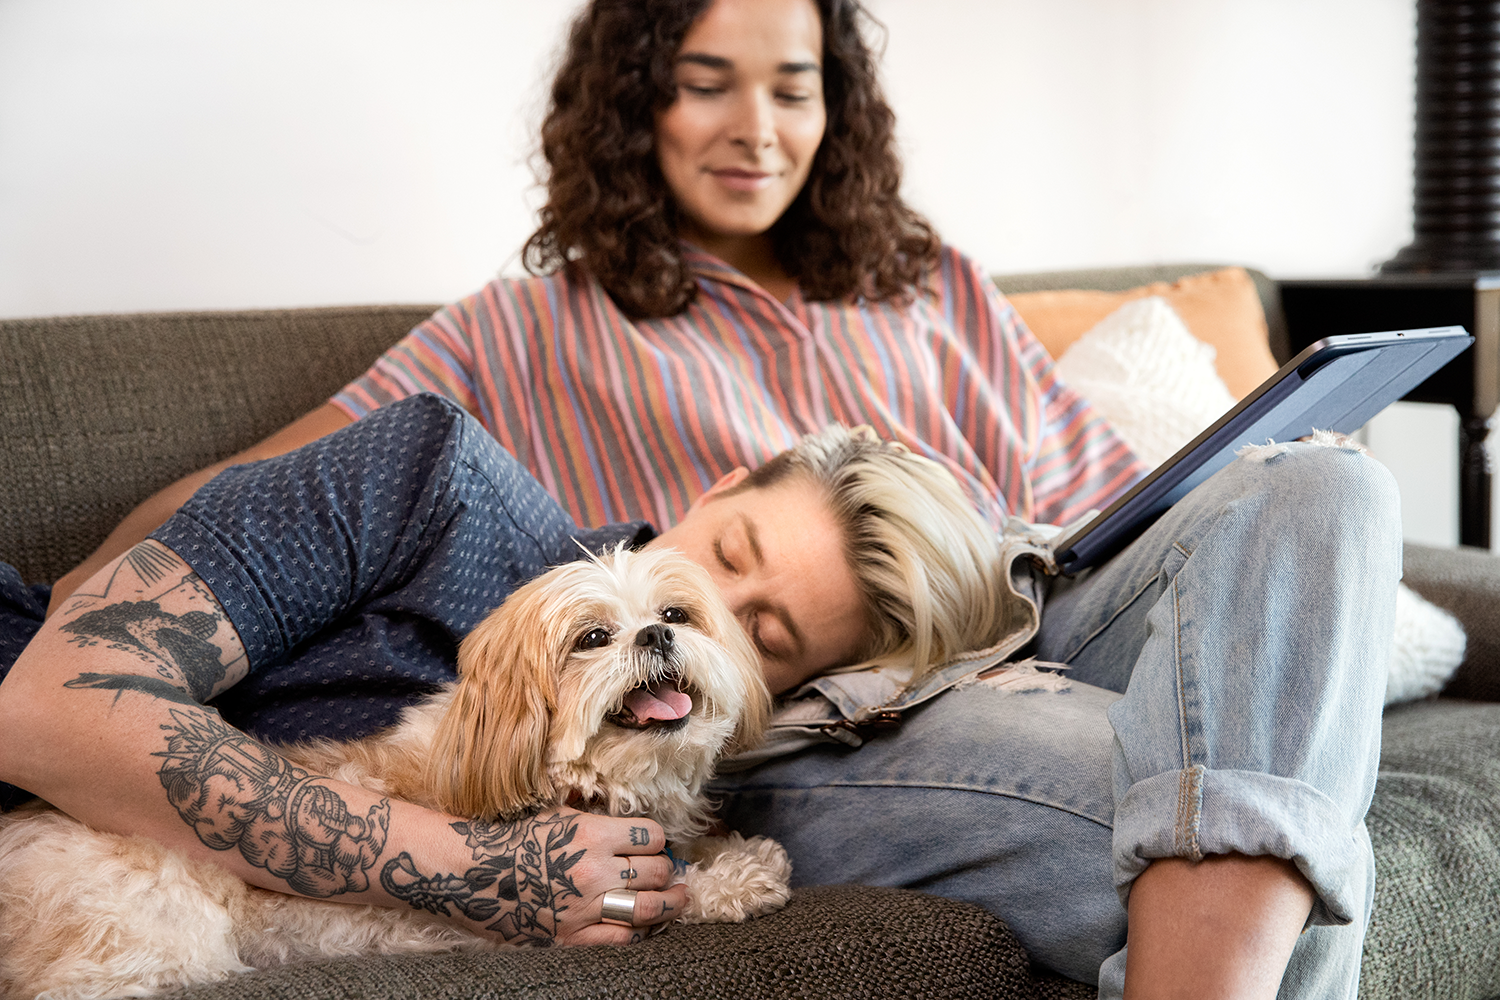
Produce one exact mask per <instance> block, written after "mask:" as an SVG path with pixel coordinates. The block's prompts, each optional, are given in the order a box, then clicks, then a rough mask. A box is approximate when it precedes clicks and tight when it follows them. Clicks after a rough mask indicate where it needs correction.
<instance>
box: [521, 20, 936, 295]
mask: <svg viewBox="0 0 1500 1000" xmlns="http://www.w3.org/2000/svg"><path fill="white" fill-rule="evenodd" d="M711 2H712V0H593V2H591V3H590V4H589V5H588V7H587V8H586V9H585V10H584V11H583V12H582V13H581V14H580V15H579V16H578V18H577V20H575V21H574V22H573V27H572V30H571V31H570V32H569V36H568V44H567V49H566V52H565V53H564V56H563V59H562V65H561V67H560V68H559V70H558V73H557V77H556V79H555V80H554V81H553V84H552V102H551V106H550V108H549V109H548V113H547V118H546V121H545V122H543V124H542V147H541V152H542V156H543V157H544V158H545V160H546V163H547V182H546V183H547V203H546V205H544V206H543V207H542V210H541V226H540V228H538V229H537V231H536V232H535V233H533V234H532V235H531V238H530V239H529V240H527V241H526V248H525V251H524V257H523V259H524V261H525V264H526V268H527V270H529V271H531V272H532V273H533V274H546V273H551V272H552V271H555V270H557V269H559V268H562V267H565V266H567V265H569V264H577V265H581V266H582V267H584V268H586V269H587V270H588V271H589V273H591V274H592V275H593V276H594V277H595V278H596V279H597V280H598V281H599V283H600V284H601V285H603V286H604V288H605V289H606V290H608V292H609V293H610V295H612V296H613V297H614V299H615V301H616V302H617V303H618V304H619V305H620V307H621V308H622V309H623V310H624V311H625V312H626V313H627V314H629V315H632V316H636V317H650V316H672V315H675V314H677V313H679V312H681V311H682V310H683V309H685V308H686V307H687V305H688V303H689V302H691V301H692V299H693V297H694V295H696V294H697V283H696V282H695V281H694V279H693V274H692V272H691V270H690V269H689V268H688V266H687V264H686V262H685V261H684V260H683V254H682V248H681V244H680V243H679V242H678V231H679V222H680V221H681V217H680V211H679V209H678V207H677V205H676V203H675V201H674V199H673V198H672V195H671V192H670V191H669V189H668V187H667V183H666V180H665V179H664V178H663V177H662V173H661V168H660V166H659V164H658V161H657V157H656V115H657V114H658V113H659V112H660V111H662V110H663V109H665V108H666V107H668V106H669V105H670V104H671V103H672V102H673V101H674V100H675V99H676V94H677V88H676V85H675V83H674V79H673V61H674V59H675V57H676V55H677V52H678V49H679V48H680V47H681V45H682V39H683V37H684V36H685V35H686V34H687V32H688V29H689V28H690V27H691V26H692V24H693V22H694V21H696V20H697V19H698V17H699V16H700V15H701V14H702V13H703V12H704V11H705V10H706V9H707V8H708V6H709V4H710V3H711ZM813 2H814V3H815V5H816V6H817V8H818V13H819V15H820V16H821V18H822V22H823V94H824V101H825V103H826V105H827V114H828V124H827V127H826V130H825V132H824V135H823V141H822V143H821V144H820V145H819V147H818V151H817V154H816V155H815V156H814V158H813V164H812V169H811V173H810V174H809V176H808V180H807V183H806V184H804V185H803V187H802V190H801V191H800V192H799V193H798V195H797V197H796V199H795V200H794V201H793V202H792V204H791V206H790V207H788V208H787V210H786V212H784V213H783V214H782V216H781V218H780V219H778V220H777V221H776V223H775V225H773V226H772V227H771V230H770V233H769V236H770V237H771V241H772V246H773V248H774V250H775V254H776V258H777V261H778V263H780V264H781V266H782V268H784V269H785V270H786V272H787V274H788V275H790V276H791V277H792V278H794V279H795V280H796V281H797V284H798V286H799V287H800V288H801V290H802V293H803V295H805V296H807V297H808V298H809V299H814V300H831V299H854V300H858V299H869V300H881V299H899V298H902V297H904V296H906V295H908V294H910V293H911V291H912V290H913V289H914V288H917V287H919V286H920V285H921V284H922V282H923V280H924V277H925V275H926V273H927V272H928V270H929V269H930V268H931V267H932V266H933V265H934V264H935V262H936V260H937V253H938V247H939V243H938V238H937V234H936V233H935V232H934V231H933V228H932V226H931V224H929V223H928V222H927V220H926V219H924V218H923V217H922V216H921V215H919V214H918V213H916V212H915V211H913V210H912V209H911V208H909V207H908V206H907V205H906V204H905V202H903V201H902V200H901V195H900V189H901V161H900V158H899V156H898V155H897V153H896V133H895V125H896V117H895V115H894V114H893V113H892V112H891V109H890V107H889V105H887V104H886V102H885V97H884V95H883V94H882V93H881V89H880V83H879V79H878V75H877V72H876V59H875V56H874V54H873V53H872V52H871V50H870V47H869V46H868V45H867V44H866V42H865V38H864V35H863V33H862V30H861V28H862V24H863V22H864V21H866V20H870V21H873V18H870V16H869V14H867V13H866V12H865V10H864V9H863V8H862V7H861V6H860V4H859V3H858V0H813Z"/></svg>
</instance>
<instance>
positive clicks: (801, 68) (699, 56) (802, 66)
mask: <svg viewBox="0 0 1500 1000" xmlns="http://www.w3.org/2000/svg"><path fill="white" fill-rule="evenodd" d="M677 62H679V63H692V64H694V65H695V66H704V67H707V68H708V69H734V61H733V60H730V59H726V58H724V57H723V56H711V55H709V54H708V53H707V52H684V53H682V54H681V55H680V56H678V57H677ZM776 72H777V73H780V74H782V75H788V74H796V73H821V72H823V67H822V66H819V65H818V64H817V63H815V62H784V63H781V64H780V65H779V66H777V67H776Z"/></svg>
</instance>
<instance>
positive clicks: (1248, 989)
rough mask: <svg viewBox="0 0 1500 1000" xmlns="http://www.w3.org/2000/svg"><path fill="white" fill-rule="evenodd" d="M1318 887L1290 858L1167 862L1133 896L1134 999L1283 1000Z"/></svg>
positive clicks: (1149, 872) (1130, 993) (1142, 879)
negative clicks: (1293, 957) (1220, 999)
mask: <svg viewBox="0 0 1500 1000" xmlns="http://www.w3.org/2000/svg"><path fill="white" fill-rule="evenodd" d="M1312 904H1313V890H1312V887H1311V886H1310V885H1309V884H1308V882H1307V880H1306V879H1305V878H1303V877H1302V875H1301V873H1299V872H1298V871H1297V868H1296V866H1295V865H1293V864H1292V863H1291V862H1290V861H1285V860H1283V859H1281V858H1276V857H1269V856H1261V857H1246V856H1245V855H1242V854H1215V855H1209V856H1208V857H1206V858H1204V859H1203V860H1202V861H1198V862H1192V861H1187V860H1185V859H1182V858H1163V859H1161V860H1160V861H1154V862H1152V864H1151V865H1150V867H1148V868H1147V869H1146V870H1145V871H1144V872H1142V873H1141V874H1140V875H1139V876H1138V877H1137V878H1136V880H1135V882H1134V883H1133V884H1132V886H1131V890H1130V905H1129V911H1130V928H1129V951H1128V952H1127V957H1126V960H1125V996H1126V997H1127V998H1132V997H1142V998H1147V997H1149V998H1172V997H1193V998H1197V997H1226V998H1229V997H1244V998H1247V1000H1248V998H1252V997H1263V998H1267V1000H1269V998H1272V997H1275V996H1276V993H1277V990H1278V988H1279V987H1280V985H1281V977H1282V974H1283V972H1284V971H1285V969H1286V965H1287V961H1288V960H1289V959H1290V957H1291V953H1292V948H1293V946H1294V945H1295V944H1296V943H1297V937H1298V935H1299V934H1301V932H1302V929H1303V926H1304V925H1305V924H1306V922H1307V915H1308V913H1309V912H1310V911H1311V909H1312Z"/></svg>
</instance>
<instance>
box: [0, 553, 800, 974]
mask: <svg viewBox="0 0 1500 1000" xmlns="http://www.w3.org/2000/svg"><path fill="white" fill-rule="evenodd" d="M769 708H770V698H769V695H768V694H767V692H766V687H765V683H764V681H763V679H762V676H761V670H760V663H759V660H758V658H757V657H756V655H755V651H754V649H753V647H752V646H751V644H750V642H749V640H748V639H747V638H746V636H745V634H744V632H743V630H742V629H741V628H740V626H739V624H738V623H737V622H736V621H735V619H734V617H733V615H732V614H731V613H730V611H729V610H728V608H727V607H725V605H724V604H723V602H722V601H721V600H720V599H719V596H718V591H717V590H716V588H715V587H714V585H713V583H712V582H711V581H710V579H709V577H708V575H707V573H705V572H704V571H703V570H702V569H701V568H700V567H698V566H697V565H696V564H694V563H692V562H690V561H688V560H687V559H685V558H683V557H682V556H680V555H678V554H677V553H675V552H672V551H670V550H666V551H650V552H639V553H631V552H626V551H623V550H621V551H617V552H615V553H613V554H610V555H606V556H603V557H600V558H597V559H593V560H590V561H581V562H577V563H573V564H570V565H566V566H562V567H559V568H557V569H554V570H552V571H551V572H549V573H547V574H545V575H544V576H542V577H539V578H538V579H536V580H534V581H533V582H531V583H529V584H527V585H526V586H525V587H522V588H521V589H520V590H518V591H516V593H515V594H514V595H512V597H511V598H510V599H509V600H508V601H506V603H505V604H504V605H503V606H502V607H500V608H499V609H498V610H496V611H495V612H494V613H493V614H491V615H490V616H489V617H488V618H486V619H485V621H484V622H482V623H481V624H480V625H479V627H478V628H476V629H475V630H474V632H473V633H472V634H471V635H470V636H469V637H468V638H467V639H466V640H465V641H464V643H463V645H462V647H461V649H460V653H459V680H458V681H457V682H456V683H453V684H450V685H448V686H447V687H446V688H445V689H444V690H442V691H440V692H438V693H437V694H434V695H432V696H431V697H429V698H428V699H426V700H425V701H423V702H421V703H419V704H417V705H415V706H413V707H411V708H409V709H407V710H406V712H405V714H404V716H403V718H402V721H401V722H400V724H398V725H397V726H395V727H393V728H392V729H389V730H387V731H385V732H383V733H380V734H377V735H375V736H372V737H369V738H367V739H364V740H361V741H358V742H354V743H345V744H339V743H333V742H317V743H311V744H301V745H297V746H292V747H286V748H281V752H282V753H283V754H284V755H285V756H286V757H287V758H288V759H290V760H291V761H292V762H293V763H295V764H296V765H298V766H300V767H302V768H305V769H307V770H308V771H309V772H312V773H313V774H323V775H328V776H330V777H333V778H337V779H339V780H342V781H347V782H350V783H353V784H357V785H361V786H363V787H365V788H367V789H370V790H371V791H375V792H378V793H380V794H382V795H388V796H390V797H392V798H398V799H404V800H407V801H409V802H415V803H418V804H420V805H424V806H428V807H431V808H434V809H438V810H442V811H445V812H449V813H453V814H456V815H459V816H464V817H471V818H490V819H493V818H495V817H503V818H516V817H522V816H525V815H528V814H529V813H531V812H532V811H534V810H535V809H537V808H538V807H540V806H547V805H561V804H572V805H575V806H577V807H579V808H582V809H587V810H589V811H593V812H605V813H609V814H611V815H615V816H635V815H643V816H650V817H651V818H653V819H655V820H657V821H658V822H659V823H661V825H662V826H663V827H664V828H665V829H666V833H667V838H668V840H669V841H670V842H671V845H672V849H673V851H674V853H675V854H676V855H677V856H678V857H680V858H685V859H686V860H688V861H690V862H691V864H689V865H688V867H687V869H686V874H685V881H686V882H687V886H688V896H689V902H688V912H687V915H686V917H685V918H684V919H686V920H689V921H697V922H732V921H739V920H744V919H746V918H747V917H750V916H753V915H759V914H764V913H769V912H772V911H774V910H777V909H779V908H781V907H782V906H783V905H785V903H786V900H787V898H788V895H789V891H788V888H787V880H788V877H789V876H790V865H789V863H788V861H787V858H786V854H785V852H784V851H783V850H782V849H781V847H780V845H779V844H776V843H775V842H774V841H769V840H766V839H765V838H762V837H756V838H752V839H751V840H749V841H746V840H744V839H742V838H740V837H739V836H738V835H735V834H732V835H730V836H729V837H727V838H715V837H708V836H706V835H705V831H706V830H707V829H708V827H709V825H710V819H711V817H710V806H709V803H708V802H707V800H706V799H705V797H704V795H703V792H702V788H703V785H704V782H705V781H706V780H707V779H708V778H709V777H710V775H711V773H712V769H713V765H714V761H715V759H716V758H717V757H718V756H719V755H720V754H721V753H722V752H723V751H724V750H725V749H726V748H728V747H730V746H733V745H749V744H752V743H753V742H754V741H755V740H757V739H758V738H759V737H760V735H761V734H762V732H763V730H764V727H765V725H766V722H767V719H768V716H769ZM356 822H357V820H356ZM478 827H479V825H478V824H475V829H476V830H477V829H478ZM81 872H83V873H87V874H88V878H87V879H86V880H84V881H83V882H82V884H81V883H80V879H79V878H78V875H79V873H81ZM416 875H417V873H415V872H413V871H410V870H403V869H401V868H400V867H399V866H398V867H396V868H395V869H394V870H393V869H392V866H391V863H387V864H386V866H385V870H384V872H383V874H382V878H383V879H394V880H395V881H396V882H398V883H399V882H402V881H403V880H405V881H407V882H409V881H410V879H411V878H413V877H416ZM448 877H449V878H454V877H455V876H448ZM386 884H387V887H388V888H390V886H391V883H390V882H387V883H386ZM407 898H409V899H412V897H410V896H408V897H407ZM412 905H413V907H416V906H418V905H419V904H418V903H417V902H416V901H415V899H413V900H412ZM491 946H493V941H492V940H491V939H489V938H480V937H478V936H476V935H474V934H471V933H469V932H468V931H466V930H464V929H462V928H460V927H457V926H455V925H454V924H452V923H449V922H447V921H444V920H441V919H439V918H438V917H436V916H434V915H432V914H430V913H427V912H423V911H422V910H420V909H405V908H402V909H392V908H384V907H370V906H351V905H348V904H340V903H336V902H325V901H322V900H313V899H306V898H301V897H296V896H290V895H286V894H283V893H277V892H268V891H265V890H262V889H258V888H255V887H253V886H249V885H247V884H245V883H244V882H241V881H240V880H239V879H237V878H235V877H234V876H232V875H230V874H228V873H227V872H226V871H224V870H223V869H221V868H218V867H217V866H215V865H213V864H209V863H206V862H201V861H197V860H194V859H190V858H189V857H187V856H186V855H185V854H183V853H181V852H178V851H174V850H170V849H168V848H165V847H162V846H161V845H159V844H157V843H155V842H154V841H151V840H147V839H144V838H140V837H123V836H117V835H114V834H105V833H99V832H96V831H94V830H91V829H89V828H88V827H86V826H84V825H83V824H81V823H78V822H77V821H75V820H73V819H72V818H71V817H69V816H66V815H64V814H63V813H60V812H58V811H56V810H53V809H51V808H50V807H48V806H47V805H46V804H45V803H33V804H32V805H31V806H29V807H26V808H23V809H21V810H18V811H16V812H13V813H11V814H8V815H6V816H4V817H0V995H3V996H4V997H6V998H12V997H23V996H24V997H34V996H37V995H38V994H40V993H43V992H45V993H46V994H47V996H49V997H59V998H60V997H103V996H145V995H149V994H151V993H154V992H157V991H160V990H164V989H168V988H171V987H175V986H180V985H185V984H190V983H198V982H206V981H211V980H215V979H222V978H224V977H225V976H227V975H229V974H231V973H236V972H247V971H251V970H252V969H254V968H256V967H265V966H269V965H276V964H282V963H287V962H292V961H299V960H307V959H315V958H327V957H335V956H346V955H364V954H376V953H382V954H392V953H399V952H421V951H442V950H448V949H455V948H483V947H491Z"/></svg>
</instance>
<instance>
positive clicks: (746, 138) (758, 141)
mask: <svg viewBox="0 0 1500 1000" xmlns="http://www.w3.org/2000/svg"><path fill="white" fill-rule="evenodd" d="M738 110H739V114H738V115H736V116H735V123H734V132H733V139H734V141H735V142H737V143H739V144H741V145H743V146H744V147H745V148H747V149H749V150H750V151H751V152H752V153H758V152H760V151H761V150H763V149H767V148H769V147H771V146H774V145H775V144H776V119H775V116H774V114H773V109H772V107H771V96H770V95H769V94H763V93H760V92H759V91H753V90H752V91H750V92H749V93H746V94H745V96H744V99H743V100H741V101H740V105H739V109H738Z"/></svg>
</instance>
